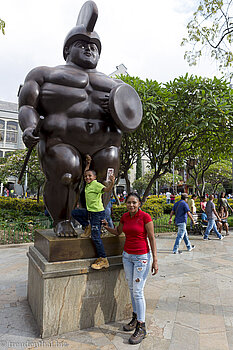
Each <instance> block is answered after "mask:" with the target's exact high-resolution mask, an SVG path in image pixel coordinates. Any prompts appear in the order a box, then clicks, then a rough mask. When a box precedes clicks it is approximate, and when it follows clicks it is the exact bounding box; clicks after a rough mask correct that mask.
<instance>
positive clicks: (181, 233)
mask: <svg viewBox="0 0 233 350" xmlns="http://www.w3.org/2000/svg"><path fill="white" fill-rule="evenodd" d="M177 226H178V232H177V237H176V240H175V244H174V247H173V252H177V251H178V248H179V245H180V242H181V241H182V239H183V240H184V243H185V244H186V247H187V248H188V249H191V248H192V246H191V243H190V240H189V238H188V232H187V229H186V222H182V223H180V224H177Z"/></svg>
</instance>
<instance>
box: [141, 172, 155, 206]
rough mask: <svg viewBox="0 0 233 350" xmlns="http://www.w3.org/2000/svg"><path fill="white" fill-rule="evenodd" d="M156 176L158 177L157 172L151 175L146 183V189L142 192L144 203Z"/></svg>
mask: <svg viewBox="0 0 233 350" xmlns="http://www.w3.org/2000/svg"><path fill="white" fill-rule="evenodd" d="M157 178H158V177H157V174H155V175H154V176H153V177H152V179H151V180H150V182H149V184H148V186H147V188H146V190H145V192H144V195H143V197H142V204H144V203H145V201H146V198H147V196H148V194H149V193H150V190H151V187H152V186H153V184H154V183H155V181H156V179H157Z"/></svg>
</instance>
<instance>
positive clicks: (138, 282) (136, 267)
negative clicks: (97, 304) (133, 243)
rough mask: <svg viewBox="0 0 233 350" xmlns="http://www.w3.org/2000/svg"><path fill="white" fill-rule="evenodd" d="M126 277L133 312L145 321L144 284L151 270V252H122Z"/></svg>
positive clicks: (141, 320)
mask: <svg viewBox="0 0 233 350" xmlns="http://www.w3.org/2000/svg"><path fill="white" fill-rule="evenodd" d="M122 260H123V266H124V270H125V277H126V280H127V282H128V286H129V290H130V295H131V300H132V306H133V312H134V313H135V314H137V319H138V321H140V322H145V314H146V302H145V297H144V286H145V282H146V278H147V276H148V273H149V270H150V261H151V254H150V252H149V253H147V254H142V255H135V254H128V253H126V252H125V251H124V252H123V254H122Z"/></svg>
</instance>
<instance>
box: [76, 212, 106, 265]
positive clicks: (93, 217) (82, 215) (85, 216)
mask: <svg viewBox="0 0 233 350" xmlns="http://www.w3.org/2000/svg"><path fill="white" fill-rule="evenodd" d="M72 217H73V218H74V219H75V220H77V221H78V222H79V223H80V224H81V225H82V226H83V228H85V227H87V226H88V225H89V220H90V224H91V239H92V241H93V243H94V245H95V248H96V252H97V257H98V258H100V257H101V258H106V253H105V250H104V245H103V242H102V239H101V237H100V235H101V225H102V220H104V218H105V211H104V210H103V211H97V212H93V211H87V209H74V210H73V211H72Z"/></svg>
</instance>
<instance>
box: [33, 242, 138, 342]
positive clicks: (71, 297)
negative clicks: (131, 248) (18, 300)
mask: <svg viewBox="0 0 233 350" xmlns="http://www.w3.org/2000/svg"><path fill="white" fill-rule="evenodd" d="M67 239H68V240H69V238H66V240H67ZM77 239H79V240H82V239H81V238H76V240H77ZM113 239H114V237H113ZM60 243H61V244H62V240H60ZM67 244H68V243H67ZM35 246H36V244H35ZM60 250H62V247H60ZM62 256H63V254H62ZM28 258H29V269H28V301H29V305H30V307H31V309H32V312H33V315H34V317H35V320H36V322H37V325H38V327H39V331H40V335H41V337H42V338H45V337H50V336H56V335H59V334H64V333H67V332H72V331H76V330H79V329H83V328H89V327H94V326H100V325H101V324H104V323H108V322H113V321H117V320H122V319H126V318H129V317H130V315H131V312H132V310H131V300H130V293H129V290H128V286H127V282H126V280H125V275H124V270H123V266H122V260H121V255H115V256H108V260H109V263H110V267H109V268H108V269H102V270H99V271H98V270H93V269H91V267H90V265H91V264H92V263H93V262H94V261H95V258H89V259H76V260H75V259H73V260H65V261H64V260H63V261H55V262H54V261H53V262H48V260H47V259H46V258H45V257H44V256H43V255H42V254H41V252H40V251H39V250H38V249H37V248H36V247H30V248H29V252H28Z"/></svg>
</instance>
